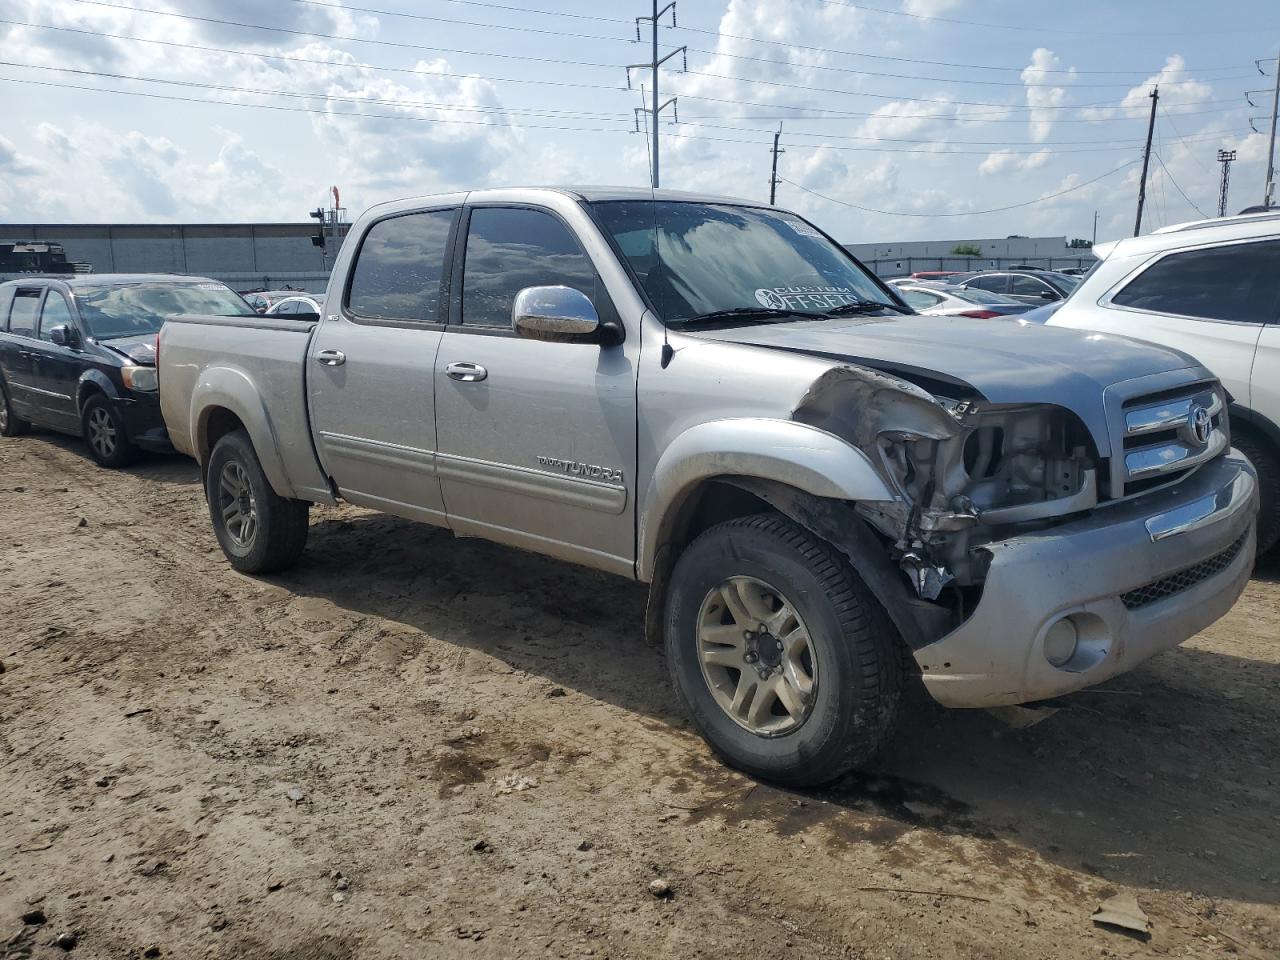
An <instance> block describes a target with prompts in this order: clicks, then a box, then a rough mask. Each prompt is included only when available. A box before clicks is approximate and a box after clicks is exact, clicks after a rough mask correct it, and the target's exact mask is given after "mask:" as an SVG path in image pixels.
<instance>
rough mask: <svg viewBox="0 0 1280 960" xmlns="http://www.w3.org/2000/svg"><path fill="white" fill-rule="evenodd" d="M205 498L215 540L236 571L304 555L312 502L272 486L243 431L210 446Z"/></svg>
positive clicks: (288, 562)
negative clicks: (283, 492) (308, 515)
mask: <svg viewBox="0 0 1280 960" xmlns="http://www.w3.org/2000/svg"><path fill="white" fill-rule="evenodd" d="M205 497H206V499H207V500H208V501H209V517H210V519H211V520H212V521H213V530H214V533H215V534H216V535H217V537H218V544H219V545H220V546H221V547H222V552H223V553H224V554H225V555H226V558H227V560H228V561H230V563H231V566H233V567H235V568H236V569H237V570H239V571H241V572H242V573H274V572H276V571H279V570H285V569H287V568H288V567H292V566H293V565H294V564H296V563H297V562H298V558H299V557H301V556H302V551H303V549H304V548H305V547H306V545H307V513H308V511H309V510H310V508H311V504H309V503H307V502H305V501H303V500H291V499H289V498H288V497H282V496H279V495H278V494H277V493H276V492H275V491H274V490H272V489H271V484H270V483H269V482H268V480H267V475H266V474H265V473H264V472H263V470H262V464H261V463H260V462H259V461H258V455H257V454H256V453H255V452H254V450H253V442H252V441H251V440H250V439H249V435H248V434H247V433H246V432H245V431H243V430H236V431H235V432H233V433H228V434H226V435H225V436H224V437H222V439H220V440H219V441H218V442H217V444H216V445H215V446H214V448H213V453H211V454H210V455H209V469H208V471H207V473H206V475H205Z"/></svg>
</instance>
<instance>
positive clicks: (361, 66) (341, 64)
mask: <svg viewBox="0 0 1280 960" xmlns="http://www.w3.org/2000/svg"><path fill="white" fill-rule="evenodd" d="M454 2H461V0H454ZM0 24H8V25H10V26H18V27H27V28H30V29H36V30H52V31H56V32H59V33H71V34H78V35H81V36H91V37H95V38H106V39H111V40H128V41H131V42H135V43H147V44H153V45H157V46H163V47H170V48H174V49H181V50H196V51H200V52H204V53H218V54H223V55H226V56H235V57H250V58H257V59H263V60H273V61H277V62H281V63H303V64H309V65H314V66H326V67H333V68H336V69H358V70H371V71H376V72H380V73H397V74H408V75H412V76H419V77H451V78H457V79H470V78H476V79H480V80H488V81H491V82H494V83H518V84H531V85H537V86H552V87H570V88H576V89H584V90H610V91H616V92H625V88H624V87H623V86H621V85H617V86H614V85H610V84H602V83H584V82H581V81H570V80H543V79H534V78H523V77H501V76H494V75H492V74H480V73H472V72H468V73H451V72H448V71H436V70H420V69H416V68H412V67H392V66H387V65H383V64H375V63H367V62H361V61H345V60H325V59H316V58H312V57H300V56H290V55H286V54H279V53H264V52H261V51H250V50H237V49H232V48H230V47H216V46H208V45H204V44H198V43H182V42H179V41H176V40H160V39H157V38H154V37H138V36H134V35H132V34H126V33H108V32H104V31H101V30H87V29H82V28H77V27H68V26H60V25H55V24H48V23H32V22H30V21H25V20H12V19H5V18H0ZM264 29H273V28H264ZM480 55H483V54H480ZM714 76H719V75H714ZM721 79H726V80H736V79H738V78H735V77H728V76H725V77H721ZM744 82H752V83H769V84H771V85H774V86H781V87H787V88H791V89H797V90H803V91H806V92H814V93H825V94H831V95H838V96H847V97H865V98H868V99H873V100H885V101H888V102H895V103H897V102H904V103H938V104H946V105H955V106H966V107H969V106H972V107H991V108H993V113H994V112H999V113H1001V114H1007V113H1009V112H1013V111H1031V110H1052V111H1058V112H1061V111H1067V110H1082V109H1086V108H1088V107H1100V106H1111V105H1112V104H1111V102H1110V101H1097V102H1092V103H1084V104H1074V105H1064V104H1057V105H1046V106H1043V107H1031V106H1027V105H1025V104H1016V103H1013V104H1002V103H994V102H991V101H983V100H957V99H951V98H946V97H908V96H902V95H899V94H883V93H869V92H864V91H854V90H839V89H831V88H824V87H812V86H809V85H805V84H788V83H779V82H777V81H765V80H750V81H744ZM682 96H683V97H684V98H685V99H686V100H701V101H706V102H708V103H732V104H738V105H745V106H758V107H768V108H771V109H776V110H807V111H810V112H816V113H829V114H839V115H841V116H848V117H864V118H869V119H883V120H893V119H900V118H899V117H897V116H887V115H883V114H876V113H860V112H855V111H836V110H831V109H829V108H822V107H811V106H800V105H791V104H781V103H763V102H759V101H751V100H742V99H737V98H735V99H729V98H724V97H709V96H703V95H698V94H691V93H685V94H682ZM1234 102H1237V100H1236V98H1231V99H1230V100H1227V99H1223V100H1204V101H1198V102H1197V103H1198V104H1217V103H1234ZM1240 109H1245V108H1244V107H1241V108H1240ZM1218 112H1220V111H1213V110H1206V111H1181V112H1179V113H1178V114H1177V116H1195V115H1200V114H1202V113H1218ZM1166 115H1168V113H1167V111H1166ZM911 118H912V119H920V120H935V119H936V120H951V121H953V122H955V123H1025V122H1026V118H1018V117H1013V118H1010V117H1004V116H1001V117H996V116H994V115H993V116H992V117H991V118H990V119H986V118H985V117H984V116H983V115H971V116H963V117H961V116H949V115H943V114H936V115H935V114H916V115H912V117H911ZM754 119H786V118H778V117H758V118H754ZM809 119H825V118H823V117H812V118H809ZM1129 119H1131V118H1130V117H1055V119H1054V122H1055V123H1114V122H1120V121H1127V120H1129Z"/></svg>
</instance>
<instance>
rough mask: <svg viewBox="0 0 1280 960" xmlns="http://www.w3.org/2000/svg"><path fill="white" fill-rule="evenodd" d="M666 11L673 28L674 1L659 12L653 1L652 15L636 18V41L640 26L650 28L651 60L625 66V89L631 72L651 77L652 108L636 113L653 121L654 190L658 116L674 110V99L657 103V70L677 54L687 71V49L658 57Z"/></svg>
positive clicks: (652, 159) (654, 182)
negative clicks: (645, 72) (669, 15)
mask: <svg viewBox="0 0 1280 960" xmlns="http://www.w3.org/2000/svg"><path fill="white" fill-rule="evenodd" d="M667 11H670V12H671V25H672V26H673V27H674V26H675V25H676V5H675V0H672V2H671V3H668V4H667V5H666V6H665V7H663V8H662V9H661V10H659V9H658V0H653V13H652V14H650V15H649V16H647V17H636V40H639V39H640V24H642V23H648V24H649V26H650V28H651V29H652V41H653V58H652V59H651V60H650V61H649V62H648V63H632V64H629V65H628V66H627V89H628V90H630V89H631V71H632V70H648V71H650V73H651V75H652V80H653V106H651V107H641V108H640V109H639V110H638V111H637V116H638V115H639V113H640V112H643V113H646V114H649V115H650V116H651V117H652V119H653V125H652V126H651V127H650V130H649V132H650V135H651V136H652V137H653V147H652V150H651V151H650V154H651V155H650V158H649V161H650V162H649V174H650V176H649V182H650V185H651V186H652V187H653V188H654V189H655V190H656V189H657V187H658V116H659V115H660V114H661V113H662V111H663V110H665V109H666V108H667V107H671V108H672V109H673V110H674V109H676V107H675V103H676V98H675V97H671V98H670V99H668V100H667V101H666V102H664V103H659V102H658V68H659V67H661V66H662V65H663V64H664V63H666V62H667V61H668V60H670V59H671V58H672V57H674V56H675V55H676V54H677V53H678V54H680V55H681V56H682V57H683V58H684V60H683V63H684V69H686V70H688V69H689V48H688V47H676V48H675V49H674V50H672V51H671V52H670V53H668V54H667V55H666V56H665V57H661V58H659V56H658V21H659V20H661V19H662V17H663V16H664V15H665V14H666V13H667ZM679 119H680V118H679V116H677V117H676V120H677V122H678V121H679Z"/></svg>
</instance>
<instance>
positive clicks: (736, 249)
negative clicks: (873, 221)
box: [592, 200, 902, 323]
mask: <svg viewBox="0 0 1280 960" xmlns="http://www.w3.org/2000/svg"><path fill="white" fill-rule="evenodd" d="M592 209H593V211H594V212H595V214H596V216H597V218H598V219H599V221H600V223H601V225H602V226H603V227H604V229H605V231H606V232H607V233H608V234H609V235H610V236H611V237H612V238H613V241H614V243H615V244H616V245H617V247H618V249H619V250H620V251H621V253H622V255H623V257H624V258H626V261H627V263H628V264H629V265H630V266H631V269H632V270H633V271H635V274H636V276H637V277H638V278H639V280H640V284H641V285H642V286H643V287H644V291H645V293H647V294H648V296H649V300H650V301H651V302H652V304H653V307H654V310H656V311H657V313H658V314H659V316H660V317H661V318H662V319H663V320H664V321H666V322H667V323H679V322H681V321H687V320H692V319H695V318H698V317H705V316H707V315H708V314H723V313H724V312H725V311H739V312H741V313H743V315H744V316H747V315H749V314H750V313H752V312H772V313H773V314H775V315H776V316H780V317H782V318H783V319H785V318H786V313H787V312H791V313H794V314H800V315H801V316H804V315H810V316H825V315H826V313H827V312H828V311H831V310H837V309H839V308H840V307H843V306H848V305H850V304H854V305H856V304H868V303H870V304H872V305H873V306H879V305H883V307H884V309H886V310H894V311H901V310H902V308H901V307H900V306H899V305H897V304H896V303H894V302H893V301H892V299H891V298H890V296H889V294H887V293H885V292H884V291H883V290H882V289H881V288H880V286H879V285H878V284H877V283H876V282H875V281H874V280H873V279H872V278H871V276H870V275H869V274H868V273H867V272H866V271H865V270H863V269H861V268H860V267H859V266H858V265H857V264H856V263H855V262H854V261H853V260H852V259H851V258H850V257H849V256H848V254H846V253H845V252H844V251H843V250H842V249H840V248H839V247H837V246H836V245H835V244H833V243H832V242H831V241H830V240H828V239H827V238H826V237H824V236H823V235H822V234H821V233H819V232H818V231H817V230H816V229H814V228H813V227H812V226H810V225H809V224H808V223H806V222H805V221H804V220H801V219H800V218H799V217H797V216H795V215H794V214H789V213H783V212H780V211H774V210H763V209H759V208H756V207H739V206H733V205H729V204H711V203H686V202H681V201H656V202H655V201H652V200H619V201H602V202H598V203H594V204H592Z"/></svg>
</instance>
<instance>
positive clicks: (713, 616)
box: [665, 514, 903, 786]
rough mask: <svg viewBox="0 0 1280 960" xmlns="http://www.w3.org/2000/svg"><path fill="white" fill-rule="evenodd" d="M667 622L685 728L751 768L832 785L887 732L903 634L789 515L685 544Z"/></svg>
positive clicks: (725, 528) (763, 774) (754, 520)
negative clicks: (687, 720)
mask: <svg viewBox="0 0 1280 960" xmlns="http://www.w3.org/2000/svg"><path fill="white" fill-rule="evenodd" d="M665 632H666V647H667V660H668V664H669V666H670V669H671V672H672V676H673V678H674V680H675V684H676V688H677V689H678V690H679V691H680V695H681V698H682V699H683V700H684V702H685V705H686V706H687V708H688V709H689V712H690V714H691V715H692V717H693V721H694V723H695V725H696V726H697V728H698V730H699V731H700V732H701V733H702V735H703V736H704V737H705V738H706V740H707V742H708V743H709V744H710V745H711V748H712V749H713V750H714V751H715V752H716V753H717V754H719V755H720V757H721V758H723V759H724V760H725V761H726V762H727V763H729V764H730V765H732V766H734V767H737V768H738V769H740V770H742V771H744V772H746V773H748V774H751V775H753V776H757V777H760V778H762V779H765V780H771V781H774V782H777V783H782V784H786V785H789V786H817V785H820V784H824V783H829V782H831V781H832V780H835V779H837V778H839V777H840V776H842V775H843V774H845V773H847V772H849V771H850V770H852V769H853V768H855V767H857V766H859V765H860V764H862V763H865V762H866V761H867V760H869V759H870V758H871V757H872V756H873V755H874V754H875V753H876V751H878V750H879V749H880V748H881V747H882V746H883V745H884V743H885V742H886V741H887V740H888V739H889V737H890V736H891V735H892V732H893V727H894V722H895V720H896V717H897V713H898V704H899V700H900V697H901V692H902V685H903V677H902V662H903V661H902V656H901V652H900V650H899V643H900V641H899V640H898V638H897V636H896V634H895V633H894V631H893V628H892V627H891V625H890V624H889V622H888V619H887V618H886V617H885V616H884V614H883V612H882V611H881V610H880V608H879V606H878V605H877V604H876V602H875V600H874V599H873V598H872V597H871V595H870V594H869V593H868V591H867V589H866V587H865V586H864V585H863V584H862V582H861V580H859V579H858V577H857V575H856V574H855V573H854V571H853V570H852V569H851V568H850V567H849V565H848V563H847V562H845V560H844V559H843V558H842V557H840V556H839V554H837V553H836V552H835V551H834V550H833V549H832V548H831V547H830V546H828V545H827V544H825V543H823V542H822V541H820V540H818V539H817V538H815V537H813V536H812V535H810V534H809V533H808V532H807V531H805V530H804V529H803V528H801V527H799V526H797V525H796V524H794V523H792V522H791V521H789V520H786V519H784V518H782V517H778V516H775V515H772V514H758V515H755V516H751V517H744V518H742V519H739V520H732V521H729V522H727V523H722V524H720V525H718V526H715V527H712V528H711V529H709V530H707V531H706V532H705V533H703V534H702V535H701V536H699V537H698V538H697V539H696V540H695V541H694V542H693V543H692V544H690V546H689V547H688V548H687V549H686V550H685V551H684V553H683V554H682V555H681V556H680V559H679V560H678V561H677V562H676V566H675V569H674V570H673V571H672V577H671V586H670V589H669V591H668V594H667V606H666V618H665Z"/></svg>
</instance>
